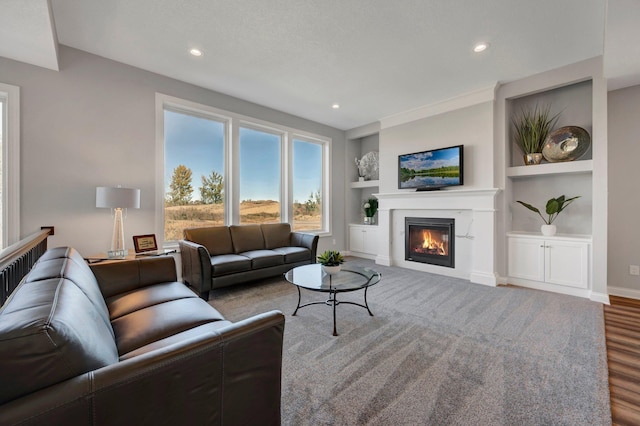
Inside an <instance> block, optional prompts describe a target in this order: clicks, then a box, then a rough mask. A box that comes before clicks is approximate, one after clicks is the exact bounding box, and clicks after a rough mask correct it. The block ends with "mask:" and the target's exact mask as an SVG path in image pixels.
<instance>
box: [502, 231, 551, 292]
mask: <svg viewBox="0 0 640 426" xmlns="http://www.w3.org/2000/svg"><path fill="white" fill-rule="evenodd" d="M508 256H509V276H511V277H516V278H524V279H527V280H533V281H544V276H545V274H544V260H545V259H544V240H542V239H533V238H509V254H508Z"/></svg>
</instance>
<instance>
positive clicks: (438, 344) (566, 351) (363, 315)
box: [209, 258, 611, 425]
mask: <svg viewBox="0 0 640 426" xmlns="http://www.w3.org/2000/svg"><path fill="white" fill-rule="evenodd" d="M349 263H352V264H358V265H361V266H367V267H371V268H372V269H375V270H377V271H379V272H381V273H382V277H383V278H382V281H381V282H380V283H379V284H377V285H376V286H374V287H371V288H370V289H369V294H368V300H369V306H370V308H371V310H372V312H373V314H374V315H375V316H373V317H371V316H369V314H368V313H367V311H366V310H365V309H363V308H360V307H357V306H353V305H348V304H345V305H338V307H337V317H338V333H339V334H340V335H339V336H337V337H334V336H332V335H331V333H332V316H331V308H330V307H329V306H325V305H314V306H309V307H305V308H302V309H301V310H299V311H298V314H297V315H296V316H295V317H294V316H292V315H291V314H292V313H293V311H294V309H295V307H296V303H297V299H298V293H297V290H296V288H295V287H294V286H293V285H291V284H289V283H287V282H286V281H285V280H284V279H279V278H276V279H271V280H266V281H264V282H262V283H259V284H250V285H243V286H236V287H231V288H226V289H219V290H215V291H213V292H212V293H211V296H210V299H209V303H211V304H212V305H213V306H214V307H215V308H216V309H218V310H219V311H220V312H221V313H222V314H223V315H224V316H225V317H226V318H227V319H229V320H231V321H237V320H240V319H243V318H246V317H248V316H251V315H254V314H257V313H260V312H264V311H268V310H272V309H278V310H281V311H282V312H284V313H285V315H286V325H285V336H284V354H283V374H282V376H283V377H282V424H283V425H363V424H371V425H607V424H611V412H610V407H609V388H608V376H607V358H606V346H605V340H604V320H603V313H602V306H601V305H600V304H599V303H595V302H591V301H589V300H585V299H581V298H577V297H571V296H564V295H560V294H555V293H548V292H543V291H536V290H529V289H523V288H516V287H497V288H493V287H486V286H482V285H478V284H471V283H469V282H468V281H465V280H460V279H455V278H449V277H443V276H439V275H433V274H428V273H424V272H418V271H413V270H407V269H402V268H395V267H384V266H380V265H375V264H374V263H373V262H371V261H367V260H360V259H355V258H350V259H348V261H347V263H346V265H348V264H349ZM325 296H326V295H325V294H321V293H314V292H310V291H304V290H303V294H302V298H303V303H305V302H308V301H313V300H324V299H326V297H325ZM362 297H363V292H361V291H360V292H354V293H347V294H341V295H339V296H338V300H351V301H355V302H359V303H362Z"/></svg>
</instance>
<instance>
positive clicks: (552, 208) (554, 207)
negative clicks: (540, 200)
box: [516, 195, 580, 225]
mask: <svg viewBox="0 0 640 426" xmlns="http://www.w3.org/2000/svg"><path fill="white" fill-rule="evenodd" d="M578 198H580V196H579V195H578V196H577V197H571V198H565V196H564V195H561V196H559V197H558V198H551V199H550V200H549V201H547V206H546V209H545V211H546V212H547V214H548V215H549V217H548V218H546V219H545V217H544V216H542V213H540V210H538V209H537V208H536V207H533V206H532V205H531V204H527V203H525V202H524V201H516V202H517V203H520V204H522V205H523V206H525V207H526V208H528V209H529V210H531V211H532V212H536V213H538V214H539V215H540V217H541V218H542V220H543V221H544V223H545V224H547V225H551V224H552V223H553V221H554V220H556V218H557V217H558V215H559V214H560V212H562V210H564V209H566V208H567V207H568V206H569V204H571V203H572V202H573V201H574V200H576V199H578Z"/></svg>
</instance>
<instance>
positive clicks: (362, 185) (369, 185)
mask: <svg viewBox="0 0 640 426" xmlns="http://www.w3.org/2000/svg"><path fill="white" fill-rule="evenodd" d="M350 185H351V188H354V189H359V188H375V187H376V186H380V181H379V180H365V181H362V182H351V184H350Z"/></svg>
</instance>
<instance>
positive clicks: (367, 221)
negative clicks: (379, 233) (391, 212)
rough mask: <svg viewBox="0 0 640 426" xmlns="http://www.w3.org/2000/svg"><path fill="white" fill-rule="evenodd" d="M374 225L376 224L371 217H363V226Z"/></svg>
mask: <svg viewBox="0 0 640 426" xmlns="http://www.w3.org/2000/svg"><path fill="white" fill-rule="evenodd" d="M375 223H376V221H375V219H374V218H373V216H365V217H364V224H365V225H374V224H375Z"/></svg>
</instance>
